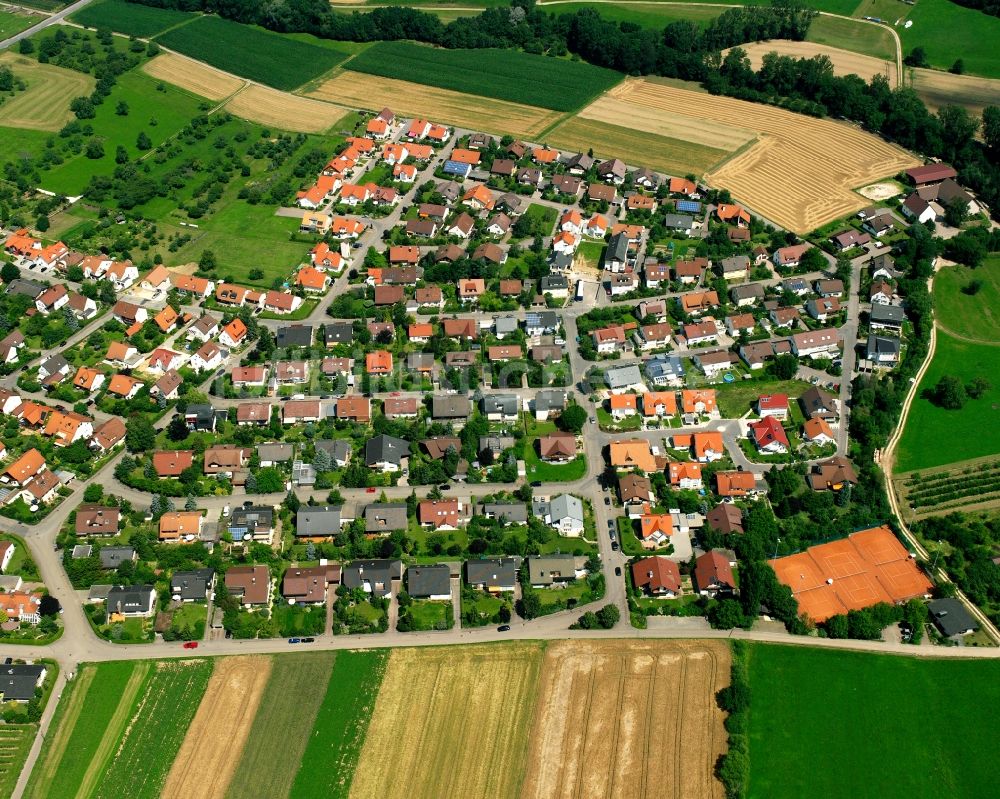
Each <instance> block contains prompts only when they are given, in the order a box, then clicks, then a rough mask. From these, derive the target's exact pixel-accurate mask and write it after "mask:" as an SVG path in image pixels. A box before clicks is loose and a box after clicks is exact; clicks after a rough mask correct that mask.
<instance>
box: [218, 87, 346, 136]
mask: <svg viewBox="0 0 1000 799" xmlns="http://www.w3.org/2000/svg"><path fill="white" fill-rule="evenodd" d="M226 110H227V111H228V112H229V113H231V114H235V115H236V116H238V117H243V118H244V119H249V120H251V121H252V122H259V123H260V124H261V125H268V126H271V127H275V128H279V129H281V130H290V131H294V132H296V133H322V132H323V131H325V130H329V129H330V128H332V127H333V126H334V125H335V124H337V122H338V121H339V120H341V119H343V118H344V116H346V115H347V113H348V111H347V109H346V108H343V107H340V106H336V105H332V104H331V103H327V102H322V101H320V100H314V99H310V98H308V97H299V96H297V95H294V94H287V93H285V92H279V91H277V90H276V89H269V88H268V87H266V86H257V85H250V86H247V87H246V88H245V89H244V90H243V91H241V92H239V93H238V94H237V95H236V96H234V97H233V98H232V99H231V100H230V101H229V102H228V103H226Z"/></svg>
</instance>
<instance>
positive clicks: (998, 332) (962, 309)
mask: <svg viewBox="0 0 1000 799" xmlns="http://www.w3.org/2000/svg"><path fill="white" fill-rule="evenodd" d="M974 280H978V281H979V282H980V283H981V284H982V287H981V288H980V289H979V291H977V292H976V293H975V294H972V295H970V294H965V293H964V292H963V291H962V290H963V289H965V288H967V287H968V286H969V284H970V283H972V281H974ZM934 312H935V316H936V317H937V321H938V324H940V325H941V327H944V328H945V329H947V330H950V331H951V332H953V333H955V334H957V335H959V336H964V337H965V338H972V339H977V340H979V341H992V342H1000V255H996V254H994V255H991V256H989V257H988V258H986V259H985V260H984V261H983V263H982V264H981V265H980V266H978V267H977V268H976V269H970V268H969V267H967V266H948V267H945V268H943V269H941V270H939V271H938V273H937V274H936V275H935V276H934Z"/></svg>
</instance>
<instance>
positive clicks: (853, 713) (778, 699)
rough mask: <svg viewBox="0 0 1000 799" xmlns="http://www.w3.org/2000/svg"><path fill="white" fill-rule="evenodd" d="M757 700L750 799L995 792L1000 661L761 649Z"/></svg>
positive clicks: (756, 661)
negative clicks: (995, 710)
mask: <svg viewBox="0 0 1000 799" xmlns="http://www.w3.org/2000/svg"><path fill="white" fill-rule="evenodd" d="M750 690H751V694H752V698H751V701H750V732H749V738H750V786H749V790H748V792H747V796H748V797H749V798H750V799H785V797H789V799H791V798H792V797H795V799H799V797H803V796H817V797H819V796H822V797H824V799H855V797H879V798H880V799H896V798H897V797H899V799H909V797H912V796H921V795H924V794H926V793H927V792H928V790H929V786H932V787H930V790H932V791H933V793H935V794H936V795H938V796H947V797H960V796H961V797H974V796H988V795H989V794H991V793H992V792H993V791H994V790H996V788H995V785H996V773H995V768H994V762H993V754H994V752H995V749H996V739H997V736H998V735H1000V717H998V716H997V714H996V713H992V712H990V711H989V710H988V709H989V708H996V707H998V706H1000V663H997V662H996V661H965V662H960V661H947V660H930V659H923V658H920V659H916V658H905V657H896V656H891V655H869V654H861V653H853V652H834V651H824V650H821V649H809V648H805V647H798V646H795V647H791V646H788V647H784V646H769V645H760V644H756V645H751V646H750ZM991 786H993V787H991Z"/></svg>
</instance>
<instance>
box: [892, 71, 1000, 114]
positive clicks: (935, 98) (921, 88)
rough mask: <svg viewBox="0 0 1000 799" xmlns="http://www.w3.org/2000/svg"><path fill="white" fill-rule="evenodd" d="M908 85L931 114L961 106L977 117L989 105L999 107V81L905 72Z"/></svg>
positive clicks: (937, 72)
mask: <svg viewBox="0 0 1000 799" xmlns="http://www.w3.org/2000/svg"><path fill="white" fill-rule="evenodd" d="M908 72H909V77H910V85H911V86H912V87H913V88H914V89H915V90H916V92H917V94H919V95H920V99H921V100H923V101H924V102H925V103H927V107H928V108H930V109H931V110H933V111H937V110H938V109H939V108H943V107H944V106H946V105H960V106H962V107H963V108H965V109H967V110H968V111H969V113H971V114H974V115H976V116H979V115H980V114H982V113H983V109H984V108H985V107H986V106H988V105H1000V80H996V79H995V78H977V77H976V76H975V75H952V74H951V73H950V72H939V71H938V70H936V69H910V70H908Z"/></svg>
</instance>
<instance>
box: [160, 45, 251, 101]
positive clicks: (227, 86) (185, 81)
mask: <svg viewBox="0 0 1000 799" xmlns="http://www.w3.org/2000/svg"><path fill="white" fill-rule="evenodd" d="M142 69H143V71H144V72H146V74H148V75H151V76H152V77H154V78H157V79H158V80H163V81H166V82H167V83H172V84H173V85H174V86H179V87H180V88H182V89H185V90H187V91H189V92H191V93H192V94H197V95H198V96H199V97H206V98H208V99H209V100H224V99H225V98H227V97H229V95H231V94H233V93H234V92H237V91H239V90H240V88H241V87H243V86H244V85H246V81H245V80H243V79H242V78H237V77H236V76H235V75H230V74H229V73H228V72H223V71H222V70H220V69H216V68H215V67H210V66H208V64H203V63H202V62H201V61H195V60H194V59H192V58H188V57H187V56H183V55H178V54H177V53H160V55H158V56H156V58H154V59H152V60H151V61H148V62H146V63H145V64H144V65H143V67H142Z"/></svg>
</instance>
